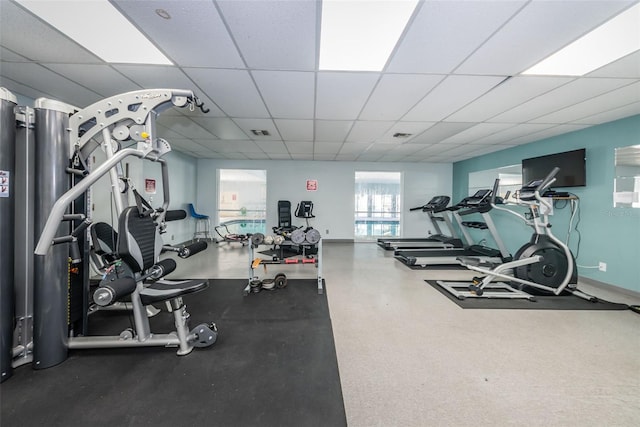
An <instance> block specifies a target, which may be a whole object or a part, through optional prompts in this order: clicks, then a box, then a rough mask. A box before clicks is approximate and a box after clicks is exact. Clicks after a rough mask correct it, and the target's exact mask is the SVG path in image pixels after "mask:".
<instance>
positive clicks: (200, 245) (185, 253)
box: [178, 241, 208, 258]
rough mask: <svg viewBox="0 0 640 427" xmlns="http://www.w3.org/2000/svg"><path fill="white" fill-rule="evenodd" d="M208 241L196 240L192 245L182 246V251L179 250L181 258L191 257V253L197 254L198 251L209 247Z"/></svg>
mask: <svg viewBox="0 0 640 427" xmlns="http://www.w3.org/2000/svg"><path fill="white" fill-rule="evenodd" d="M207 246H208V245H207V242H203V241H200V242H195V243H192V244H190V245H187V246H185V247H183V248H180V252H178V256H179V257H180V258H189V257H190V256H191V255H195V254H197V253H198V252H202V251H204V250H205V249H207Z"/></svg>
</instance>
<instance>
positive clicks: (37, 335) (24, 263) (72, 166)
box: [0, 89, 214, 380]
mask: <svg viewBox="0 0 640 427" xmlns="http://www.w3.org/2000/svg"><path fill="white" fill-rule="evenodd" d="M0 95H1V97H0V98H1V99H0V100H1V101H2V116H1V120H2V122H1V123H2V127H1V129H2V144H1V146H0V147H1V150H0V154H1V155H0V158H1V159H2V162H1V163H0V171H4V172H7V174H6V175H9V176H10V177H11V186H10V187H8V189H9V192H8V195H9V196H8V197H2V198H0V201H1V202H2V203H0V206H1V208H2V218H3V221H2V227H1V236H0V241H1V242H2V245H3V247H2V253H3V254H5V253H6V254H11V253H15V265H16V266H17V267H19V268H17V269H16V270H15V271H16V272H18V271H19V272H21V273H20V274H21V275H18V274H15V275H14V271H13V268H9V266H8V264H7V266H6V267H5V265H4V264H3V265H2V267H1V268H0V271H1V274H2V288H1V289H2V298H1V299H2V304H3V307H2V328H1V329H2V348H1V351H2V357H0V359H2V363H3V364H2V380H4V379H6V378H8V377H9V376H10V375H11V368H12V367H15V366H19V365H20V364H24V363H28V362H31V364H32V367H33V368H34V369H43V368H48V367H51V366H54V365H57V364H59V363H61V362H63V361H64V360H65V359H66V357H67V350H68V349H74V348H105V347H137V346H156V345H159V346H173V347H175V346H178V347H180V349H179V351H178V353H179V354H187V353H189V352H190V351H191V349H192V348H193V347H194V345H195V346H204V345H203V344H209V343H208V342H203V338H204V341H212V340H214V339H213V338H214V331H211V330H210V329H209V330H205V329H207V328H208V325H201V326H204V327H205V328H201V327H198V328H196V329H198V331H195V330H194V331H189V330H187V329H186V319H187V318H188V314H187V313H186V309H185V307H184V304H183V303H182V299H181V296H182V295H184V294H186V293H189V292H195V291H198V290H202V289H203V288H205V287H206V286H207V283H181V284H178V285H172V286H171V289H164V290H162V289H156V291H155V293H156V297H151V296H150V294H151V291H150V290H149V288H147V287H145V285H144V284H143V281H144V279H147V278H149V277H154V278H158V277H159V269H160V270H163V271H164V274H167V273H168V272H169V270H171V269H172V266H171V265H170V264H171V263H168V264H166V265H164V266H162V265H161V266H159V267H158V266H157V265H156V264H155V261H157V257H158V255H159V253H160V249H161V248H162V243H161V240H160V239H159V238H158V237H159V235H158V234H159V233H162V232H164V231H165V228H166V224H165V216H166V215H167V208H168V206H169V200H170V199H169V185H168V176H169V175H168V168H167V164H166V161H165V160H164V159H163V158H162V157H163V156H164V155H165V154H167V153H168V152H170V151H171V147H170V145H169V143H168V142H167V141H165V140H163V139H161V138H157V137H156V128H155V120H156V118H157V116H158V115H159V114H160V113H161V112H162V111H164V110H166V109H168V108H172V107H178V108H183V107H188V108H191V109H195V108H196V107H198V108H200V109H201V110H202V111H203V112H205V113H206V112H207V111H208V110H206V109H205V108H204V107H203V104H202V102H201V101H200V100H198V98H197V97H196V96H195V95H194V94H193V92H192V91H189V90H175V89H151V90H140V91H134V92H128V93H124V94H120V95H116V96H113V97H110V98H107V99H104V100H101V101H98V102H96V103H94V104H93V105H90V106H89V107H87V108H84V109H79V108H77V107H74V106H71V105H68V104H64V103H62V102H59V101H55V100H50V99H45V98H39V99H37V100H36V102H35V104H34V108H33V109H30V108H28V107H17V105H16V100H15V97H14V96H13V95H12V94H10V92H8V91H6V90H4V89H2V90H0ZM16 122H17V128H16V126H15V125H14V124H15V123H16ZM16 129H17V131H16ZM21 135H24V136H23V139H24V141H20V143H18V141H17V138H19V137H20V136H21ZM25 141H26V142H27V143H24V142H25ZM125 143H126V144H129V145H128V146H127V147H126V148H122V145H123V144H125ZM98 147H102V149H103V150H104V152H105V153H106V161H105V162H104V163H103V164H101V165H99V166H97V167H95V168H94V169H93V170H92V165H91V160H90V158H91V156H90V155H91V153H93V151H94V150H95V149H96V148H98ZM18 151H19V152H20V155H18V156H16V152H18ZM130 156H132V157H136V158H140V159H144V160H148V161H153V162H157V163H159V164H160V166H161V170H162V172H161V173H162V181H163V183H164V185H163V196H164V200H163V204H162V207H161V208H158V209H155V210H152V212H147V213H146V216H145V217H146V218H148V219H149V220H152V222H149V221H148V220H140V221H135V220H131V222H130V223H129V226H130V228H131V230H129V231H127V233H128V234H127V235H134V234H136V233H137V231H135V230H136V226H135V224H134V223H136V222H141V223H142V222H144V223H145V224H146V226H147V227H151V226H153V227H155V228H154V229H152V230H151V232H149V233H147V235H148V237H149V238H151V239H155V241H156V243H154V245H153V248H152V249H154V250H152V251H151V252H149V253H148V256H149V260H147V259H145V260H144V262H142V263H141V264H140V265H139V266H138V267H139V268H138V269H137V270H136V269H135V268H134V269H133V271H132V272H131V274H130V277H129V278H128V280H124V278H122V277H120V278H117V279H118V280H115V282H117V283H116V284H117V286H122V288H121V289H120V290H119V291H118V290H114V296H115V294H118V293H122V292H123V291H122V289H127V291H126V293H128V294H130V296H131V299H132V307H133V312H134V320H135V325H136V331H135V336H132V337H127V336H122V335H121V336H114V337H90V336H86V334H87V313H88V311H89V310H88V309H89V307H88V306H89V298H88V293H89V258H90V257H89V238H88V233H87V229H88V228H89V226H90V224H91V221H90V218H88V216H89V214H88V211H89V209H88V206H89V204H90V192H89V189H90V187H91V185H93V184H94V183H95V182H96V181H97V180H98V179H99V178H100V177H102V176H104V175H106V174H109V176H110V181H111V187H112V193H113V198H114V204H115V207H116V211H117V213H118V215H120V216H121V218H122V217H123V215H124V213H125V211H127V212H129V214H130V215H133V216H136V215H137V217H142V213H143V212H141V211H140V209H137V207H127V206H126V199H125V197H124V194H123V193H121V191H120V190H121V189H123V190H125V189H126V188H127V179H126V178H125V177H124V175H123V173H122V169H121V167H120V162H121V161H122V160H123V159H125V158H127V157H130ZM16 159H17V161H16ZM18 182H20V183H21V185H23V187H22V188H23V192H22V194H18V192H17V191H16V188H17V185H16V184H17V183H18ZM19 197H21V198H19ZM132 208H136V211H137V213H133V214H132V212H133V211H134V209H132ZM5 211H6V212H5ZM13 212H22V213H23V214H22V215H16V216H15V217H14V216H13ZM5 215H6V216H5ZM21 217H24V218H26V219H25V221H26V222H25V223H22V222H21V221H22V218H21ZM5 218H8V219H9V220H8V221H5V220H4V219H5ZM121 222H122V221H121ZM14 228H15V230H16V233H20V235H25V236H27V238H26V239H25V241H26V244H25V245H26V246H25V247H17V246H16V247H15V248H14V247H13V241H14V234H13V230H14ZM127 230H128V229H127ZM29 235H30V236H32V237H31V239H29V238H28V236H29ZM33 236H35V237H39V240H38V243H37V245H36V247H35V250H34V248H33V246H31V245H30V243H29V242H33ZM15 240H16V241H18V242H20V241H21V240H22V239H18V238H17V236H15ZM135 240H136V239H135V238H134V239H133V240H132V241H131V242H130V243H132V244H135ZM6 242H9V243H6ZM5 246H6V247H5ZM119 249H120V248H119ZM155 249H157V250H155ZM191 250H192V251H193V248H191ZM34 252H35V255H36V256H33V253H34ZM123 253H124V252H123ZM0 259H4V260H5V261H4V262H6V260H7V259H8V260H10V261H12V260H13V258H12V257H10V256H9V257H5V256H3V257H0ZM151 261H153V262H151ZM133 263H134V261H131V260H130V261H129V262H128V264H133ZM173 268H175V263H174V264H173ZM23 271H27V272H28V271H32V272H33V274H32V276H26V277H25V276H24V274H23V273H22V272H23ZM120 279H123V280H122V281H120ZM14 283H15V286H14ZM132 283H133V286H132ZM117 286H116V287H117ZM158 288H162V286H158ZM105 289H106V288H105ZM105 289H102V291H104V292H106V291H105ZM104 292H103V294H104ZM13 295H15V298H13ZM118 296H119V295H118ZM96 298H98V297H97V296H96V295H94V299H96ZM101 301H102V302H104V299H102V300H101ZM155 302H166V304H167V308H168V309H169V310H170V311H172V312H174V318H175V323H176V331H174V332H172V333H170V334H164V335H158V334H151V333H150V331H149V323H148V319H147V316H146V314H145V311H144V305H146V304H151V303H155ZM143 303H144V304H143ZM5 306H6V307H5ZM23 308H24V309H23ZM14 340H15V341H16V342H14ZM18 340H20V342H17V341H18ZM7 361H8V363H7Z"/></svg>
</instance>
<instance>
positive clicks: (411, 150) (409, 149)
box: [392, 144, 424, 156]
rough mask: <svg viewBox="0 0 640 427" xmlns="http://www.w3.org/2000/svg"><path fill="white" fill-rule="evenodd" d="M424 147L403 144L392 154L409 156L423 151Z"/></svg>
mask: <svg viewBox="0 0 640 427" xmlns="http://www.w3.org/2000/svg"><path fill="white" fill-rule="evenodd" d="M423 148H424V147H423V146H422V145H420V144H403V145H400V146H397V147H395V148H394V149H393V151H392V153H395V154H401V155H403V156H408V155H412V154H415V153H417V152H418V151H421V150H423Z"/></svg>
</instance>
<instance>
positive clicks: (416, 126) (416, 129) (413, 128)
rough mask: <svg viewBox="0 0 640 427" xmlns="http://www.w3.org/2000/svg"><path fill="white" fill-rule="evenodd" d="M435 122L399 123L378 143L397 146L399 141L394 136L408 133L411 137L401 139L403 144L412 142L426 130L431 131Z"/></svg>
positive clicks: (379, 139) (378, 140)
mask: <svg viewBox="0 0 640 427" xmlns="http://www.w3.org/2000/svg"><path fill="white" fill-rule="evenodd" d="M435 124H436V123H435V122H405V121H401V122H397V123H396V124H395V125H393V126H392V127H391V128H390V129H389V130H388V131H387V132H386V133H385V134H384V135H383V136H382V138H378V139H377V140H376V142H386V143H390V144H397V143H398V142H399V139H398V138H396V137H394V136H393V135H394V134H396V133H408V134H410V135H411V136H409V137H408V138H402V139H400V141H401V142H403V143H404V142H410V141H412V140H413V139H414V138H415V137H416V136H417V135H420V134H421V133H422V132H424V131H425V130H427V129H429V128H430V127H431V126H433V125H435Z"/></svg>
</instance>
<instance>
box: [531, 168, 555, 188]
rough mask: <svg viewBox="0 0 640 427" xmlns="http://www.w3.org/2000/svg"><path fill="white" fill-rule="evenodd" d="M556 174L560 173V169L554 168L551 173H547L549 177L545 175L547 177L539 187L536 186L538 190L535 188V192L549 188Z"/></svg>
mask: <svg viewBox="0 0 640 427" xmlns="http://www.w3.org/2000/svg"><path fill="white" fill-rule="evenodd" d="M558 172H560V168H559V167H557V166H556V167H555V168H553V170H551V172H549V175H547V177H546V178H545V179H543V180H542V182H541V183H540V185H538V188H536V191H537V192H539V193H540V192H542V191H544V190H546V189H547V187H549V186H550V185H551V184H553V183H554V181H555V177H556V175H557V174H558Z"/></svg>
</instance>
